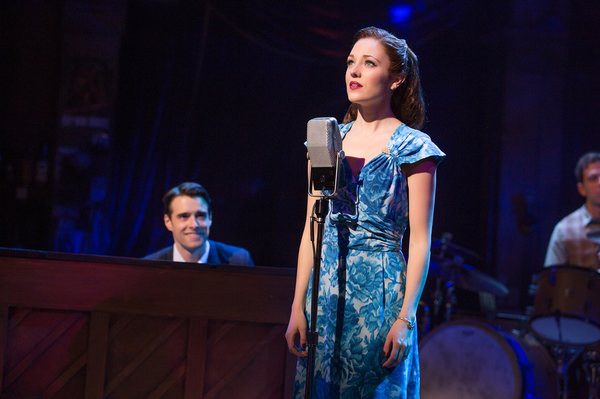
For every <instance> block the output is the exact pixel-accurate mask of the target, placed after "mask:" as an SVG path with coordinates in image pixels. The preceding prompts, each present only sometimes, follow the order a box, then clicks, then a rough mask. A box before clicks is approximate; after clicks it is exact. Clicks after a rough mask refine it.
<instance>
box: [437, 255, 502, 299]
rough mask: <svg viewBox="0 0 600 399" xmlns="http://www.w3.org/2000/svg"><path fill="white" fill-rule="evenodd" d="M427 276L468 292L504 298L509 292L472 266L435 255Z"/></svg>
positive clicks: (499, 283) (496, 281)
mask: <svg viewBox="0 0 600 399" xmlns="http://www.w3.org/2000/svg"><path fill="white" fill-rule="evenodd" d="M429 274H430V275H432V276H434V277H436V278H440V279H442V280H444V281H448V282H452V284H454V285H455V286H457V287H460V288H462V289H465V290H468V291H475V292H480V291H483V292H489V293H490V294H493V295H497V296H505V295H507V294H508V292H509V290H508V288H506V286H505V285H504V284H502V283H501V282H500V281H498V280H496V279H495V278H493V277H492V276H490V275H488V274H486V273H484V272H482V271H480V270H477V269H475V268H474V267H473V266H470V265H467V264H464V263H461V262H457V261H454V260H452V259H445V258H440V257H438V256H435V255H432V256H431V261H430V262H429Z"/></svg>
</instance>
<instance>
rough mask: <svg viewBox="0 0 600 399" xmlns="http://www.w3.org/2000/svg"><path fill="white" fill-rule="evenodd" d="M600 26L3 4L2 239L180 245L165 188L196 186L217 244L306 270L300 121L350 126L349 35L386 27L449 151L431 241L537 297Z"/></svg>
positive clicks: (443, 3)
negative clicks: (415, 69) (415, 73)
mask: <svg viewBox="0 0 600 399" xmlns="http://www.w3.org/2000/svg"><path fill="white" fill-rule="evenodd" d="M393 7H396V8H393ZM391 9H395V10H397V11H398V12H397V13H395V14H394V13H391V12H390V10H391ZM407 10H411V12H412V14H411V15H410V16H406V15H404V16H403V12H402V11H407ZM598 21H600V6H599V5H597V2H590V1H587V0H572V1H567V0H559V1H555V0H552V1H550V0H548V1H539V2H526V1H510V2H507V1H501V0H497V1H487V0H486V1H483V0H468V1H459V0H426V1H416V0H415V1H412V0H411V1H405V2H394V1H381V2H367V1H356V0H352V1H345V2H337V1H322V0H319V1H317V0H310V1H302V2H297V1H287V0H280V1H263V2H238V1H229V0H222V1H214V2H212V1H202V0H164V1H154V0H152V1H151V0H129V1H128V2H122V1H120V0H105V1H102V2H89V1H83V0H64V1H58V2H55V1H50V0H23V1H18V2H1V3H0V22H1V23H0V33H1V34H2V40H0V51H1V52H2V54H1V55H2V56H1V57H0V66H1V68H2V73H1V74H0V81H1V83H2V90H0V105H1V109H0V115H1V117H2V124H1V125H0V129H1V132H0V133H1V134H0V172H1V173H0V189H1V192H2V196H0V201H1V202H0V204H1V205H2V209H3V210H4V212H3V215H2V222H1V223H0V234H1V236H0V246H4V247H15V248H29V249H42V250H55V251H65V252H75V253H90V254H104V255H116V256H130V257H142V256H145V255H146V254H148V253H150V252H152V251H155V250H157V249H159V248H162V247H163V246H165V245H168V244H170V237H169V234H168V232H167V231H166V229H165V228H164V226H163V222H162V204H161V197H162V195H163V194H164V193H165V192H166V191H167V190H168V189H169V188H171V187H173V186H175V185H177V184H179V183H181V182H183V181H196V182H199V183H201V184H203V185H204V186H205V187H206V188H207V189H208V191H209V192H210V194H211V196H212V197H213V200H214V223H213V227H212V229H211V238H214V239H215V240H219V241H224V242H226V243H229V244H233V245H239V246H243V247H246V248H248V249H249V250H250V252H251V253H252V255H253V257H254V260H255V262H256V263H257V264H259V265H265V266H278V267H294V266H295V262H296V259H295V258H296V252H297V248H298V244H299V239H300V235H301V229H302V226H303V221H304V216H305V212H306V210H305V203H306V150H305V148H304V146H303V142H304V141H305V135H306V123H307V121H308V120H309V119H311V118H314V117H318V116H334V117H337V118H338V119H339V120H341V118H342V117H343V115H344V113H345V110H346V108H347V107H348V105H349V104H348V102H347V99H346V95H345V89H344V70H345V57H346V55H347V53H348V51H349V50H350V47H351V40H352V36H353V34H354V32H356V31H357V30H358V29H360V28H363V27H365V26H369V25H377V26H381V27H383V28H387V29H389V30H391V31H393V32H395V33H396V34H398V35H399V36H401V37H404V38H406V39H407V40H408V43H409V45H410V46H411V48H412V49H413V50H414V51H415V53H416V54H417V55H418V56H419V58H420V62H421V75H422V83H423V88H424V91H425V99H426V102H427V106H428V123H427V124H426V126H425V127H424V129H423V130H424V131H425V132H426V133H428V134H429V135H430V136H431V137H432V138H433V139H434V141H435V142H436V143H437V144H438V145H439V146H440V147H441V148H442V149H443V150H444V151H445V152H446V153H447V154H448V157H447V158H446V160H444V161H443V162H442V163H441V164H440V167H439V170H438V190H437V200H436V210H435V218H434V226H433V233H434V236H435V237H440V236H441V234H442V233H443V232H451V233H452V234H453V236H454V237H453V242H455V243H456V244H458V245H461V246H463V247H465V248H467V249H470V250H472V251H474V252H476V253H478V254H480V255H481V256H482V257H483V260H482V261H479V262H477V263H476V264H474V266H476V267H477V268H479V269H481V270H484V271H486V272H488V273H490V274H492V275H494V276H497V277H499V278H501V279H503V282H505V283H508V282H510V284H511V295H512V293H514V292H517V291H518V290H521V291H523V290H526V287H527V285H528V283H529V281H528V280H529V278H530V276H531V274H532V273H533V272H535V271H538V270H539V269H541V265H542V262H543V256H544V252H545V246H546V244H547V241H548V239H549V237H550V232H551V228H552V226H553V225H554V224H555V223H556V222H557V221H558V220H559V219H560V217H562V216H565V215H566V214H568V213H569V212H570V211H572V210H573V209H575V208H576V207H577V206H579V205H580V204H581V199H580V198H579V197H578V196H577V194H576V192H575V190H574V181H573V177H572V169H573V166H574V164H575V162H576V160H577V158H578V157H579V156H580V155H581V154H582V153H583V152H586V151H588V150H594V149H595V150H598V149H600V148H599V147H600V146H599V145H598V135H597V133H596V130H597V127H598V124H599V123H600V121H599V118H600V101H599V100H598V98H599V97H598V95H597V93H598V92H600V78H599V76H600V75H599V74H598V73H597V70H598V69H599V68H600V50H599V49H600V43H598V42H599V41H600V38H599V36H598V35H597V24H598ZM516 82H518V83H516ZM546 93H550V94H552V96H547V95H546ZM547 127H550V128H551V129H550V130H552V132H551V133H552V134H546V131H547V130H548V129H547ZM521 171H522V172H523V173H520V172H521ZM507 176H514V177H512V178H509V177H507ZM511 199H515V201H516V202H515V203H520V205H521V207H520V208H519V210H517V211H515V210H514V209H511V208H510V204H511ZM519 201H521V202H519ZM506 204H508V207H507V206H506ZM505 208H507V209H505ZM511 240H512V241H511ZM502 254H504V255H506V254H511V256H508V257H507V256H504V257H502V256H500V255H502ZM515 270H522V272H517V275H515ZM519 273H520V274H519ZM507 303H508V305H510V306H512V307H521V308H522V307H523V305H524V304H525V298H524V297H523V296H519V295H517V296H514V297H512V299H511V300H510V301H509V302H507Z"/></svg>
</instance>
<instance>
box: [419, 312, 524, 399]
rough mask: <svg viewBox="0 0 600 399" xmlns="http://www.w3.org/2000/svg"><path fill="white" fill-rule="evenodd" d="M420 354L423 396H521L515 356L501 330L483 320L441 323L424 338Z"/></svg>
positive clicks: (450, 398)
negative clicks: (499, 332) (478, 321)
mask: <svg viewBox="0 0 600 399" xmlns="http://www.w3.org/2000/svg"><path fill="white" fill-rule="evenodd" d="M419 357H420V363H421V398H423V399H439V398H444V399H483V398H485V399H489V398H494V399H504V398H507V399H513V398H520V397H521V391H522V384H521V375H520V372H519V364H518V361H517V358H516V356H515V355H514V353H513V351H512V349H511V348H510V346H509V345H508V344H507V343H506V341H505V340H504V339H503V338H502V337H501V336H500V334H498V333H497V332H495V331H493V330H492V329H491V328H489V327H486V326H485V325H483V324H479V323H474V322H473V323H471V322H470V323H465V322H462V323H457V322H452V323H448V324H446V325H443V326H441V327H439V328H438V329H436V330H434V331H432V332H431V334H430V335H428V336H426V337H425V338H424V340H423V341H422V343H421V345H420V346H419Z"/></svg>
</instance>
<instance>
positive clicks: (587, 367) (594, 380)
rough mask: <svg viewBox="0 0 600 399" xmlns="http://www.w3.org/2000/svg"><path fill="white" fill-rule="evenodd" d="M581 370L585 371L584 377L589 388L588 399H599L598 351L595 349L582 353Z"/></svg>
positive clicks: (599, 354)
mask: <svg viewBox="0 0 600 399" xmlns="http://www.w3.org/2000/svg"><path fill="white" fill-rule="evenodd" d="M583 370H584V371H585V377H586V378H585V379H586V380H587V382H588V384H589V389H590V393H589V396H588V399H599V397H598V388H600V353H598V352H597V351H595V350H589V351H586V352H585V353H584V354H583Z"/></svg>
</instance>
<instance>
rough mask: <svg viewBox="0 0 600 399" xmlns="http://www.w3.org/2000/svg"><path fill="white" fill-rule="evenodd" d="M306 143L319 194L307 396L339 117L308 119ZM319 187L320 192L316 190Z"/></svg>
mask: <svg viewBox="0 0 600 399" xmlns="http://www.w3.org/2000/svg"><path fill="white" fill-rule="evenodd" d="M306 147H307V149H308V159H309V161H310V171H309V176H308V195H310V196H311V197H318V199H317V201H316V202H315V206H314V208H313V212H312V215H311V218H310V219H311V223H310V239H311V241H312V244H313V273H312V296H311V313H310V326H309V327H310V328H309V330H308V332H307V334H306V338H307V352H308V359H307V368H306V390H305V392H304V397H305V398H306V399H311V398H312V397H313V396H312V395H313V386H314V383H313V380H314V374H315V356H316V352H317V344H318V342H319V332H318V328H317V311H318V303H319V280H320V275H321V251H322V246H323V230H324V225H325V218H326V217H327V213H328V212H329V199H330V198H333V197H334V196H335V195H336V194H337V190H338V188H339V186H340V185H341V184H343V180H342V178H341V177H340V176H342V177H343V176H344V173H343V169H342V158H343V156H344V155H343V152H342V136H341V135H340V129H339V126H338V123H337V120H336V119H335V118H314V119H311V120H309V121H308V124H307V128H306ZM313 190H318V193H315V192H313ZM315 222H316V223H317V239H316V240H315V237H314V229H313V225H314V223H315Z"/></svg>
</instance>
